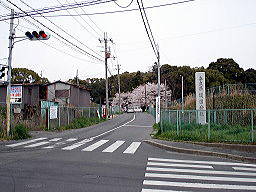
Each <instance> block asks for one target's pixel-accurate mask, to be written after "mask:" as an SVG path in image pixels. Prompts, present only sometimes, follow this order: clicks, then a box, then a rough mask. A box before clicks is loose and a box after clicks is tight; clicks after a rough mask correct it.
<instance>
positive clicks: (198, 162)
mask: <svg viewBox="0 0 256 192" xmlns="http://www.w3.org/2000/svg"><path fill="white" fill-rule="evenodd" d="M148 160H149V161H161V162H162V161H163V162H178V163H192V164H194V163H197V164H212V165H232V166H247V167H256V164H245V163H232V162H219V161H193V160H178V159H162V158H148Z"/></svg>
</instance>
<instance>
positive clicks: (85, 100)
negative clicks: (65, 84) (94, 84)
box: [79, 89, 91, 107]
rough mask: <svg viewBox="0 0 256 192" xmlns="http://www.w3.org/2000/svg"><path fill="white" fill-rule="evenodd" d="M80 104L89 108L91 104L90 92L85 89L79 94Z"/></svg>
mask: <svg viewBox="0 0 256 192" xmlns="http://www.w3.org/2000/svg"><path fill="white" fill-rule="evenodd" d="M79 94H80V95H79V103H80V106H81V107H89V106H90V104H91V101H90V98H91V95H90V92H89V91H87V90H84V89H80V93H79Z"/></svg>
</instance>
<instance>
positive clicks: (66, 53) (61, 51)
mask: <svg viewBox="0 0 256 192" xmlns="http://www.w3.org/2000/svg"><path fill="white" fill-rule="evenodd" d="M4 22H5V23H7V24H10V23H9V22H7V21H4ZM20 27H23V26H21V25H19V27H18V28H17V30H18V31H21V32H23V33H25V31H23V30H22V29H19V28H20ZM39 42H40V43H43V44H44V45H46V46H48V47H50V48H52V49H55V50H56V51H58V52H60V53H63V54H65V55H68V56H70V57H73V58H75V59H78V60H80V61H85V62H88V63H92V64H100V65H102V63H97V62H92V61H89V60H86V59H82V58H80V57H77V56H74V55H72V54H70V53H68V52H66V51H63V50H61V49H58V48H56V47H54V46H52V45H50V44H48V43H46V42H43V41H39Z"/></svg>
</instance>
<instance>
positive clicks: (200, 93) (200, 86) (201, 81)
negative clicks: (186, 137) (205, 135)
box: [195, 72, 206, 125]
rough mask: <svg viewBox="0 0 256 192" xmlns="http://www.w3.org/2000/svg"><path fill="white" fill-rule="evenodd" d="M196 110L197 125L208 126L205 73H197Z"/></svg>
mask: <svg viewBox="0 0 256 192" xmlns="http://www.w3.org/2000/svg"><path fill="white" fill-rule="evenodd" d="M195 84H196V110H197V123H199V124H201V125H205V124H206V99H205V72H196V74H195Z"/></svg>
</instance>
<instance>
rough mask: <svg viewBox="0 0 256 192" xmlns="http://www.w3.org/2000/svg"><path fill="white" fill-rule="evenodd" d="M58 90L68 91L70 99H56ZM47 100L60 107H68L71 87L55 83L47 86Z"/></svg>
mask: <svg viewBox="0 0 256 192" xmlns="http://www.w3.org/2000/svg"><path fill="white" fill-rule="evenodd" d="M56 90H66V91H67V92H68V97H58V98H56V97H55V91H56ZM47 100H49V101H55V102H58V103H59V105H67V104H69V103H70V85H67V84H64V83H55V84H51V85H48V86H47Z"/></svg>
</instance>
